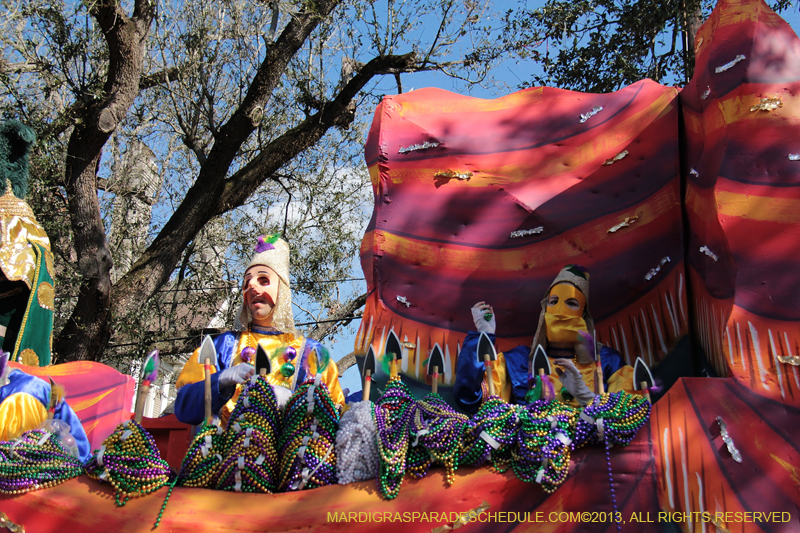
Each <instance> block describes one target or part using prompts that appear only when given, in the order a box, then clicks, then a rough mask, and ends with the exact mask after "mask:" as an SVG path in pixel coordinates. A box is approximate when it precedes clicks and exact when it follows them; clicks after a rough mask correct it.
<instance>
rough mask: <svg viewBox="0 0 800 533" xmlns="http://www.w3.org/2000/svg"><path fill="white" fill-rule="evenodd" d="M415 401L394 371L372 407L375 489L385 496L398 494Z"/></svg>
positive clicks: (394, 496) (390, 496)
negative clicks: (375, 441) (376, 455)
mask: <svg viewBox="0 0 800 533" xmlns="http://www.w3.org/2000/svg"><path fill="white" fill-rule="evenodd" d="M415 408H416V402H415V401H414V398H413V397H412V396H411V391H409V390H408V386H407V385H406V384H405V383H403V382H402V381H400V378H399V377H398V376H397V375H396V374H395V375H393V376H392V377H391V378H389V383H388V384H387V385H386V390H385V391H384V393H383V394H382V395H381V397H380V398H378V401H377V402H376V403H375V410H374V411H373V413H374V415H373V416H374V417H375V426H376V428H377V432H378V453H379V455H380V465H379V468H378V490H379V491H380V493H381V495H382V496H383V497H384V498H386V499H388V500H391V499H394V498H396V497H397V495H398V494H400V485H401V484H402V482H403V476H404V475H405V472H406V455H407V453H408V444H409V428H410V426H411V419H412V418H413V416H414V410H415Z"/></svg>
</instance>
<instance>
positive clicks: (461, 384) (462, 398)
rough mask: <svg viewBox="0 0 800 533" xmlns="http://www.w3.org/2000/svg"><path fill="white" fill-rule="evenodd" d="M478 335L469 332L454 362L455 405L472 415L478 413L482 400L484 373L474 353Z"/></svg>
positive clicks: (481, 364) (492, 338) (481, 363)
mask: <svg viewBox="0 0 800 533" xmlns="http://www.w3.org/2000/svg"><path fill="white" fill-rule="evenodd" d="M479 338H480V333H478V332H477V331H470V332H469V333H468V334H467V338H466V339H464V344H462V345H461V351H460V352H458V360H457V361H456V382H455V384H454V385H453V395H454V396H455V399H456V405H457V406H458V408H459V409H461V410H463V411H464V412H467V413H470V414H473V413H476V412H477V411H478V408H480V406H481V399H482V398H483V391H482V390H481V383H482V382H483V375H484V373H485V371H486V369H485V367H484V364H483V362H482V361H478V358H477V357H476V356H475V352H476V350H477V349H478V339H479ZM489 338H490V339H491V340H492V342H494V335H489Z"/></svg>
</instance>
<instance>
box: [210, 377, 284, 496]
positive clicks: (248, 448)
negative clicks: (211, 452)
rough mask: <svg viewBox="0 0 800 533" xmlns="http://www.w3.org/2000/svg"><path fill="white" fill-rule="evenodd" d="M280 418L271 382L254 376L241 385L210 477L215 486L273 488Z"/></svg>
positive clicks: (254, 489)
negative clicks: (218, 456)
mask: <svg viewBox="0 0 800 533" xmlns="http://www.w3.org/2000/svg"><path fill="white" fill-rule="evenodd" d="M279 420H280V417H279V414H278V404H277V400H276V398H275V391H274V390H273V389H272V385H270V384H269V383H268V382H267V380H266V378H264V377H262V376H253V378H251V379H250V381H249V382H248V383H247V385H245V387H244V388H243V391H242V394H241V395H240V396H239V399H238V401H237V402H236V406H235V407H234V409H233V412H232V413H231V417H230V421H229V423H228V427H227V428H226V430H225V432H224V433H223V434H222V437H221V439H220V446H219V451H218V453H219V454H220V458H221V459H220V465H219V467H218V468H217V472H216V474H215V475H214V476H213V478H212V485H213V486H214V487H215V488H216V489H219V490H228V491H235V492H261V493H270V494H271V493H273V492H275V489H276V478H277V472H278V453H277V451H276V450H277V446H276V442H277V433H278V431H279V429H280V422H279Z"/></svg>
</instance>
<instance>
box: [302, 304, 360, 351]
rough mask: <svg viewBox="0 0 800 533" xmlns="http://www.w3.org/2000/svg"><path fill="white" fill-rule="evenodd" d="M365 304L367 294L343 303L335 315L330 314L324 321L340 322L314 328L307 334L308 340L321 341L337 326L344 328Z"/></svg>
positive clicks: (322, 324) (318, 325)
mask: <svg viewBox="0 0 800 533" xmlns="http://www.w3.org/2000/svg"><path fill="white" fill-rule="evenodd" d="M366 303H367V293H364V294H362V295H360V296H356V297H355V298H353V299H352V300H350V301H349V302H347V303H345V304H344V305H343V306H342V307H341V308H339V310H337V311H336V312H335V313H331V314H330V315H328V317H327V318H326V319H325V320H340V321H339V322H323V323H320V324H317V325H316V326H314V328H313V329H312V330H311V332H309V334H308V338H309V339H314V340H316V341H322V339H324V338H325V337H327V336H328V335H330V334H331V333H332V332H333V330H335V329H336V328H338V327H339V326H346V325H348V324H349V323H350V322H352V321H353V314H354V313H355V312H356V311H358V310H359V309H361V308H362V307H364V305H365V304H366Z"/></svg>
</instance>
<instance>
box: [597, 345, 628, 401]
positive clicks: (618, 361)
mask: <svg viewBox="0 0 800 533" xmlns="http://www.w3.org/2000/svg"><path fill="white" fill-rule="evenodd" d="M600 365H601V366H602V367H603V382H604V385H605V389H606V390H608V378H610V377H611V376H612V375H614V373H615V372H616V371H617V370H619V369H620V368H622V367H623V366H625V363H624V362H623V361H622V356H621V355H620V353H619V352H618V351H616V350H615V349H614V348H611V347H610V346H606V345H605V344H601V345H600Z"/></svg>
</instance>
